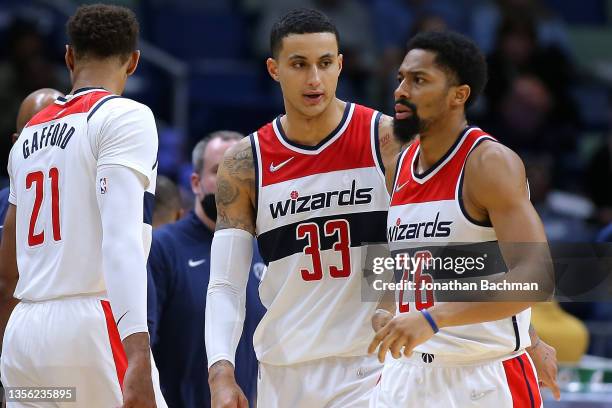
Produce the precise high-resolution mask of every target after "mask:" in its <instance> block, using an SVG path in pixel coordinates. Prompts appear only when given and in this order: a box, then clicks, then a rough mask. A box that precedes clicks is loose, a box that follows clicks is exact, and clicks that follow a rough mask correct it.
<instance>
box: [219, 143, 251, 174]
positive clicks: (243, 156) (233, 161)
mask: <svg viewBox="0 0 612 408" xmlns="http://www.w3.org/2000/svg"><path fill="white" fill-rule="evenodd" d="M223 168H224V170H225V172H226V173H227V174H228V175H230V176H233V177H238V178H239V179H241V180H243V179H245V178H251V177H253V176H254V164H253V149H252V147H251V140H250V138H249V137H248V136H247V137H245V138H243V139H241V140H240V141H239V142H238V143H236V144H235V145H234V146H232V147H230V148H229V149H227V151H226V152H225V154H224V155H223Z"/></svg>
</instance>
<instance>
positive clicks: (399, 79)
mask: <svg viewBox="0 0 612 408" xmlns="http://www.w3.org/2000/svg"><path fill="white" fill-rule="evenodd" d="M403 80H404V77H402V76H401V75H398V76H397V82H398V83H400V84H401V83H402V81H403Z"/></svg>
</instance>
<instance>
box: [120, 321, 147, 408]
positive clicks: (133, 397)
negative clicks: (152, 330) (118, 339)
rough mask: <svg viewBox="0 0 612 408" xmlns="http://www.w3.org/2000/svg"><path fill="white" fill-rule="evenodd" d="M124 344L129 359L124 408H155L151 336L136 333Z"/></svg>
mask: <svg viewBox="0 0 612 408" xmlns="http://www.w3.org/2000/svg"><path fill="white" fill-rule="evenodd" d="M122 343H123V348H124V350H125V355H126V356H127V359H128V368H127V370H126V372H125V377H124V378H123V405H122V408H155V393H154V392H153V380H151V349H150V348H149V334H148V333H146V332H138V333H134V334H131V335H129V336H127V337H126V338H125V339H123V342H122Z"/></svg>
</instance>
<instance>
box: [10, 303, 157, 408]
mask: <svg viewBox="0 0 612 408" xmlns="http://www.w3.org/2000/svg"><path fill="white" fill-rule="evenodd" d="M151 358H152V357H151ZM152 368H153V371H152V377H153V386H154V390H155V397H156V400H157V401H156V402H157V407H166V406H167V405H166V403H165V401H164V399H163V396H162V394H161V390H160V387H159V375H158V372H157V368H156V367H155V363H154V362H153V361H152ZM126 369H127V358H126V355H125V351H124V350H123V345H122V343H121V340H120V339H119V333H118V331H117V326H116V325H115V321H114V319H113V316H112V312H111V308H110V304H109V303H108V302H107V301H105V300H101V299H100V298H98V297H91V296H90V297H76V298H64V299H57V300H49V301H44V302H34V303H27V302H21V303H19V304H18V305H17V306H16V307H15V310H13V313H12V314H11V317H10V319H9V321H8V324H7V327H6V332H5V334H4V342H3V345H2V362H1V364H0V372H1V376H2V383H3V385H4V386H5V387H20V388H21V387H76V403H75V402H65V403H61V402H53V403H51V402H41V403H36V402H27V403H25V402H24V403H19V402H8V407H15V408H16V407H26V406H27V407H72V408H74V407H88V408H96V407H100V408H111V407H119V406H121V405H122V401H123V398H122V394H121V387H122V385H123V377H124V375H125V370H126Z"/></svg>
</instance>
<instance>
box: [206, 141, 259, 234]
mask: <svg viewBox="0 0 612 408" xmlns="http://www.w3.org/2000/svg"><path fill="white" fill-rule="evenodd" d="M255 189H256V186H255V166H254V164H253V152H252V150H251V143H250V140H249V139H248V138H244V139H242V140H241V141H240V142H239V143H238V144H236V145H235V146H233V147H232V148H230V149H229V150H228V151H227V152H226V153H225V156H224V157H223V162H222V163H221V165H220V166H219V172H218V173H217V194H216V196H215V199H216V200H217V226H216V231H219V230H222V229H227V228H237V229H242V230H245V231H247V232H249V233H250V234H252V235H254V234H255Z"/></svg>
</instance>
